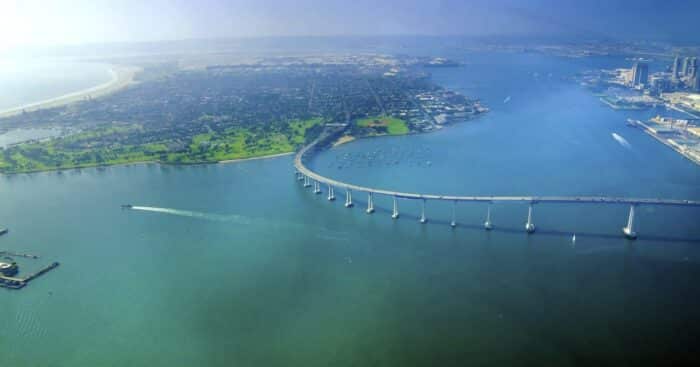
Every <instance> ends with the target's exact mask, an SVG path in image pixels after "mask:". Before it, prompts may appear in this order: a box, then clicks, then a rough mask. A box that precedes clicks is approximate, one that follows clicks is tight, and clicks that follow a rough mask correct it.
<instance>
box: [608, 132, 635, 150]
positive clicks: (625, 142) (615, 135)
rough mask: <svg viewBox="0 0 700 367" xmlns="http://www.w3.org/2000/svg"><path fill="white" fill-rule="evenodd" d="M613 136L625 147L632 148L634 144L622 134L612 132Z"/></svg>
mask: <svg viewBox="0 0 700 367" xmlns="http://www.w3.org/2000/svg"><path fill="white" fill-rule="evenodd" d="M612 137H613V139H615V141H617V142H618V143H620V145H622V146H623V147H625V148H627V149H632V145H630V143H629V142H628V141H627V139H625V138H623V137H622V136H620V135H618V134H617V133H612Z"/></svg>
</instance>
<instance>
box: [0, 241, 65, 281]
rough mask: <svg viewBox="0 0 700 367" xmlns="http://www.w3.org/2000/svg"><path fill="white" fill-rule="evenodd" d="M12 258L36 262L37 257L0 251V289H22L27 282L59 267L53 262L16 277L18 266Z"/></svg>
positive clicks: (18, 271)
mask: <svg viewBox="0 0 700 367" xmlns="http://www.w3.org/2000/svg"><path fill="white" fill-rule="evenodd" d="M7 232H8V230H7V229H2V230H1V231H0V235H2V234H6V233H7ZM14 258H23V259H29V260H38V259H39V255H34V254H28V253H23V252H15V251H9V250H0V288H7V289H22V288H24V287H26V286H27V285H28V284H29V282H31V281H33V280H35V279H37V278H39V277H41V276H42V275H44V274H46V273H48V272H49V271H51V270H53V269H56V268H57V267H58V266H59V265H60V263H59V262H57V261H54V262H52V263H51V264H49V265H46V266H44V267H42V268H40V269H39V270H37V271H35V272H33V273H30V274H29V275H27V276H18V275H19V273H20V264H18V263H17V262H16V261H15V260H14Z"/></svg>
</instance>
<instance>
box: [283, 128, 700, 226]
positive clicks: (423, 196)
mask: <svg viewBox="0 0 700 367" xmlns="http://www.w3.org/2000/svg"><path fill="white" fill-rule="evenodd" d="M323 140H324V139H323V138H319V139H316V140H315V141H313V142H312V143H310V144H308V145H307V146H305V147H303V148H302V149H301V150H299V152H297V154H296V155H295V156H294V168H295V170H296V172H295V175H296V178H297V180H299V181H303V182H304V187H309V186H311V184H310V182H313V183H314V193H316V194H320V193H321V189H320V187H321V184H324V185H327V186H328V188H329V198H330V197H334V196H333V192H332V191H331V190H333V189H334V188H335V189H342V190H345V192H346V200H345V206H346V207H348V208H350V207H352V206H353V203H352V193H353V192H362V193H366V194H367V210H366V212H367V213H368V214H372V213H374V196H375V195H382V196H386V197H390V198H392V202H393V210H392V215H391V217H392V218H394V219H398V217H399V211H398V200H399V199H405V200H420V201H421V216H420V219H419V222H420V223H427V221H428V219H427V214H426V203H427V202H428V201H451V202H453V205H454V207H456V205H457V204H458V203H469V202H472V203H487V204H489V208H488V212H487V214H486V222H485V223H484V228H485V229H486V230H490V229H492V228H493V226H494V225H493V223H492V222H491V206H490V204H493V203H498V202H503V203H523V204H527V205H528V213H527V214H528V215H527V221H526V222H525V225H524V230H525V232H526V233H534V232H535V228H536V227H535V224H534V206H535V205H541V204H576V205H584V204H608V205H627V206H629V207H630V211H629V216H628V218H627V225H626V226H625V227H623V228H622V233H623V234H624V235H625V237H627V238H628V239H635V238H637V232H635V224H634V219H635V214H634V213H635V207H638V206H640V205H654V206H679V207H700V201H694V200H682V199H659V198H655V199H652V198H628V197H613V196H454V195H439V194H427V193H416V192H400V191H392V190H386V189H379V188H373V187H366V186H359V185H355V184H351V183H347V182H342V181H337V180H334V179H332V178H328V177H325V176H322V175H320V174H318V173H316V172H314V171H312V170H310V169H309V168H308V167H306V165H305V164H304V160H305V159H306V158H308V157H307V156H309V155H310V153H311V152H314V151H315V150H316V149H317V148H316V147H317V146H318V144H319V142H323ZM454 207H453V214H452V220H451V222H450V225H451V226H452V227H455V226H456V225H457V222H456V218H455V214H454V212H455V209H454Z"/></svg>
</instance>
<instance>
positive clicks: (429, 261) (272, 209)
mask: <svg viewBox="0 0 700 367" xmlns="http://www.w3.org/2000/svg"><path fill="white" fill-rule="evenodd" d="M460 57H464V59H465V61H468V62H469V65H468V66H467V67H465V68H460V69H439V70H438V69H434V70H431V72H432V73H433V79H434V80H436V81H437V82H438V83H440V84H443V85H446V86H448V87H451V88H455V89H459V90H461V91H463V92H464V93H466V94H468V95H472V96H478V97H481V98H482V100H483V101H484V102H485V103H486V104H487V105H488V106H489V107H490V108H491V109H492V111H491V112H490V113H489V114H488V115H486V116H483V117H482V118H479V119H477V120H474V121H470V122H465V123H462V124H458V125H454V126H451V127H449V128H446V129H443V130H441V131H439V132H435V133H431V134H424V135H417V136H406V137H398V138H377V139H368V140H363V141H357V142H353V143H351V144H347V145H344V146H341V147H339V148H337V149H334V150H331V151H327V152H324V153H323V154H321V155H320V156H318V157H317V159H315V160H314V161H313V162H312V166H313V167H314V168H316V169H317V170H319V171H320V172H323V173H324V174H327V175H330V176H333V177H335V178H339V179H347V180H349V181H351V182H353V183H358V184H371V185H373V186H379V187H384V188H395V189H401V190H419V191H424V192H435V193H459V194H465V195H468V194H504V195H505V194H581V195H597V194H607V195H625V196H645V197H657V196H659V197H672V198H685V199H696V200H698V199H700V185H698V183H699V182H700V181H699V179H700V169H699V168H698V167H697V166H695V165H693V164H691V163H690V162H688V161H687V160H685V159H683V158H682V157H680V156H679V155H677V154H676V153H674V152H673V151H671V150H670V149H668V148H666V147H665V146H663V145H661V144H658V143H657V142H655V141H654V140H652V139H651V138H650V137H648V136H646V135H644V134H643V133H641V132H640V131H638V130H635V129H632V128H628V127H626V126H625V125H624V121H625V119H626V118H627V117H645V116H649V115H653V114H654V113H655V111H645V112H633V113H628V112H616V111H612V110H610V109H608V108H607V107H605V106H603V105H602V104H600V103H599V102H598V101H597V100H596V98H595V97H593V96H592V95H590V94H589V93H588V92H586V91H584V90H582V89H581V88H580V87H579V86H577V85H576V84H575V83H572V82H570V81H568V79H567V78H568V77H569V76H571V75H572V74H573V73H575V72H576V71H578V70H581V69H585V68H589V67H593V66H598V65H611V66H624V65H625V64H624V61H621V60H619V59H585V60H571V59H559V58H550V57H544V56H538V55H518V54H500V56H499V57H494V55H492V54H491V55H489V54H485V55H484V54H470V55H463V56H460ZM494 63H495V64H494ZM621 63H622V64H621ZM550 72H551V73H552V76H551V77H550V76H549V75H548V74H549V73H550ZM535 73H536V74H535ZM507 96H511V99H510V101H509V102H507V103H504V102H503V101H504V100H505V98H506V97H507ZM613 132H616V133H618V134H619V135H621V136H623V137H624V138H625V139H626V140H627V141H628V142H629V147H625V146H623V145H621V144H620V143H618V142H617V141H616V140H615V139H613V138H612V137H611V134H612V133H613ZM428 162H430V163H428ZM356 202H357V207H356V208H354V209H346V208H344V207H343V206H342V203H343V202H342V198H341V200H337V201H335V202H333V203H329V202H328V201H327V200H326V199H325V197H324V195H313V194H311V192H310V191H309V190H306V189H304V188H302V187H301V186H300V185H299V183H298V182H297V181H295V180H294V175H293V170H292V158H291V157H281V158H276V159H270V160H258V161H248V162H241V163H235V164H226V165H203V166H192V167H168V166H158V165H136V166H127V167H110V168H106V169H100V170H98V169H85V170H75V171H67V172H64V173H40V174H32V175H16V176H5V177H0V203H2V205H0V225H1V226H3V227H8V228H10V233H9V234H8V235H6V236H3V237H0V248H2V249H11V250H16V251H22V252H30V253H37V254H40V255H42V258H41V259H40V260H24V259H19V261H20V265H21V266H22V269H23V271H31V270H32V269H36V268H38V267H39V266H41V265H43V264H45V263H48V262H51V261H60V262H61V264H62V265H61V267H59V268H58V269H57V270H55V271H53V272H51V273H49V274H48V275H46V276H44V277H42V278H40V279H38V280H36V281H35V282H33V283H32V284H30V285H29V286H28V287H27V288H26V289H24V290H22V291H19V292H10V291H6V290H1V291H0V356H2V358H3V362H6V363H7V365H14V366H24V365H28V366H53V365H58V366H64V365H65V366H95V365H120V366H121V365H139V366H141V365H142V366H161V365H162V366H192V365H208V366H230V365H237V366H298V365H303V366H331V365H332V366H366V365H374V366H407V365H421V366H431V365H443V366H449V365H454V366H463V365H469V364H474V365H494V366H501V365H513V364H537V365H542V364H545V365H561V366H565V365H584V364H585V365H590V364H603V363H605V364H616V365H632V364H637V363H644V362H646V363H650V362H660V361H662V360H663V361H668V360H672V359H675V358H681V357H685V356H688V355H689V354H690V353H691V351H692V350H693V349H691V345H692V344H691V342H692V340H693V339H692V335H693V334H694V332H696V331H697V330H698V322H699V321H698V320H700V307H698V306H700V298H698V295H697V291H696V290H697V285H696V283H697V281H698V279H700V228H699V227H698V226H697V223H698V218H700V210H698V209H686V208H654V207H641V208H640V209H639V211H638V213H639V214H638V216H639V222H638V224H639V236H640V237H639V239H638V240H637V241H635V242H630V241H627V240H625V239H623V238H622V237H621V236H620V227H622V226H623V225H624V222H625V220H626V215H627V208H626V207H619V206H580V207H572V206H567V205H550V206H547V205H538V206H536V208H535V224H536V225H537V226H538V232H537V233H536V234H534V235H531V236H527V235H525V234H524V233H523V232H524V231H523V226H524V222H525V216H526V211H527V208H526V207H525V206H524V205H515V204H511V205H496V206H494V212H493V214H494V217H493V220H494V223H495V225H496V228H495V230H494V231H491V232H486V231H484V230H482V229H481V227H480V225H481V223H482V222H483V219H484V216H485V209H486V208H485V206H481V205H476V204H474V205H466V204H465V205H460V206H459V207H458V212H457V215H458V222H459V224H460V225H459V226H458V227H457V228H456V229H454V230H452V229H450V227H449V226H448V225H447V222H448V221H449V215H450V214H449V213H450V210H451V208H450V207H449V206H441V205H438V204H432V203H431V204H429V207H428V218H429V221H430V222H429V224H427V225H420V224H419V223H418V222H417V214H418V203H415V202H410V201H402V202H401V203H400V210H401V213H402V217H401V219H399V220H398V221H392V220H391V219H390V217H389V215H390V212H389V209H390V206H389V204H390V202H389V200H387V199H385V198H377V205H378V206H379V210H378V211H377V212H376V213H375V214H374V215H367V214H365V213H364V211H363V210H362V206H363V204H364V198H363V197H356ZM124 203H132V204H134V205H138V206H139V208H136V209H137V210H121V209H120V205H121V204H124ZM573 232H576V233H577V242H576V244H575V245H572V243H571V241H570V238H571V234H572V233H573ZM4 364H5V363H3V365H4Z"/></svg>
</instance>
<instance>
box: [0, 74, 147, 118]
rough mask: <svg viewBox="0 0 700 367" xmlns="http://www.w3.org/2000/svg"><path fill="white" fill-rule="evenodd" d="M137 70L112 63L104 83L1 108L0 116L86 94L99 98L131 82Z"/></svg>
mask: <svg viewBox="0 0 700 367" xmlns="http://www.w3.org/2000/svg"><path fill="white" fill-rule="evenodd" d="M139 70H140V68H138V67H135V66H122V65H112V66H111V67H110V73H111V74H112V78H111V79H110V80H109V81H108V82H106V83H102V84H100V85H96V86H94V87H91V88H87V89H83V90H80V91H77V92H73V93H68V94H64V95H62V96H58V97H55V98H50V99H46V100H43V101H38V102H33V103H28V104H26V105H22V106H18V107H13V108H9V109H6V110H2V111H0V118H2V117H8V116H12V115H16V114H20V113H22V111H26V112H30V111H36V110H39V109H44V108H52V107H59V106H64V105H67V104H70V103H73V102H78V101H82V100H84V99H85V98H87V97H88V96H89V97H91V98H99V97H102V96H105V95H108V94H110V93H114V92H116V91H118V90H120V89H122V88H125V87H127V86H128V85H129V84H131V83H133V81H134V76H135V75H136V73H137V72H138V71H139Z"/></svg>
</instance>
